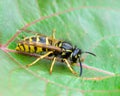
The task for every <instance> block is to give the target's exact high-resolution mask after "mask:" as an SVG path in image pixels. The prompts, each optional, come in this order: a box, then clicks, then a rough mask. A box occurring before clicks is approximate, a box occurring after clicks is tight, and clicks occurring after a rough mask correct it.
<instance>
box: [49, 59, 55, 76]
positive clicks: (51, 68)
mask: <svg viewBox="0 0 120 96" xmlns="http://www.w3.org/2000/svg"><path fill="white" fill-rule="evenodd" d="M55 60H56V57H54V58H53V62H52V64H51V67H50V74H52V70H53V66H54V64H55Z"/></svg>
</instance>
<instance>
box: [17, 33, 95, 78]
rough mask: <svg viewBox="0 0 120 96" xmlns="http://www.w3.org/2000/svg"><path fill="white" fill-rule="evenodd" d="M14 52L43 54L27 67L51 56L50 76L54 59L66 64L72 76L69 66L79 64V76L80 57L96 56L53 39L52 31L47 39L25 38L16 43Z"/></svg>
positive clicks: (43, 37)
mask: <svg viewBox="0 0 120 96" xmlns="http://www.w3.org/2000/svg"><path fill="white" fill-rule="evenodd" d="M16 50H17V51H21V52H29V53H37V54H41V53H43V54H42V56H40V57H39V58H37V59H36V60H35V61H34V62H32V63H31V64H28V65H27V67H30V66H32V65H34V64H35V63H36V62H38V61H39V60H40V59H43V58H45V57H47V56H48V57H49V56H53V61H52V64H51V67H50V74H51V73H52V70H53V66H54V64H55V61H56V58H61V59H62V61H63V62H65V64H67V66H68V68H69V70H70V71H71V72H72V73H73V74H76V72H75V71H74V70H73V69H72V67H71V65H73V64H75V63H77V62H79V64H80V76H81V75H82V64H81V55H82V54H83V53H88V54H91V55H93V56H96V55H95V54H94V53H91V52H84V51H82V50H81V49H79V48H77V47H76V46H73V45H72V44H70V43H68V42H65V41H60V40H57V39H55V31H53V34H52V36H50V37H47V36H45V35H36V36H31V37H26V38H24V39H23V40H21V41H20V42H19V43H18V46H17V47H16Z"/></svg>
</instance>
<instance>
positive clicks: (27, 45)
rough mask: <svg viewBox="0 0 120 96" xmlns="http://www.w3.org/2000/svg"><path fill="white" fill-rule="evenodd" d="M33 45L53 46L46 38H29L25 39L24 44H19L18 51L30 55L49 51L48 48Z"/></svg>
mask: <svg viewBox="0 0 120 96" xmlns="http://www.w3.org/2000/svg"><path fill="white" fill-rule="evenodd" d="M31 43H36V44H46V45H52V40H50V39H49V38H48V37H45V36H33V37H27V38H24V40H23V42H20V43H18V46H17V47H16V50H17V51H22V52H29V53H41V52H44V51H48V49H47V48H42V47H38V46H35V45H31Z"/></svg>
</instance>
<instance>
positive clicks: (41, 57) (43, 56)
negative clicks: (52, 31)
mask: <svg viewBox="0 0 120 96" xmlns="http://www.w3.org/2000/svg"><path fill="white" fill-rule="evenodd" d="M51 53H53V52H52V51H50V52H48V53H46V54H45V55H42V56H40V57H39V58H37V59H36V60H35V61H34V62H32V63H30V64H28V65H26V67H30V66H32V65H34V64H35V63H36V62H38V61H39V60H40V59H43V58H45V57H47V56H48V55H50V54H51Z"/></svg>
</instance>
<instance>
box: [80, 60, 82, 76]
mask: <svg viewBox="0 0 120 96" xmlns="http://www.w3.org/2000/svg"><path fill="white" fill-rule="evenodd" d="M79 64H80V76H82V63H81V61H80V59H79Z"/></svg>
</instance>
